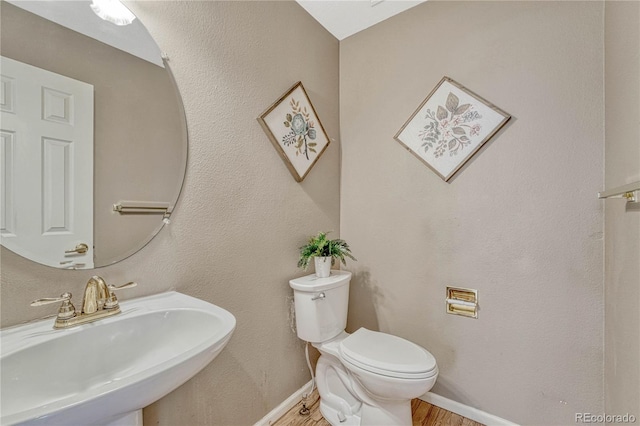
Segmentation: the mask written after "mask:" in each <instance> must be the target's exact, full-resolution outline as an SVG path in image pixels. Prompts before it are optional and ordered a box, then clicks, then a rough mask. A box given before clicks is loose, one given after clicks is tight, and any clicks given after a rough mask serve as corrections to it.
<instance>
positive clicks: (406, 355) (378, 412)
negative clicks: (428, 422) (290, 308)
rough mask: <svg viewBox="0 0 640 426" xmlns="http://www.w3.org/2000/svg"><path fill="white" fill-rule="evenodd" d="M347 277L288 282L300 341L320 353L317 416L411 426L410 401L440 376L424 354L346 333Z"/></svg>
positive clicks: (411, 346)
mask: <svg viewBox="0 0 640 426" xmlns="http://www.w3.org/2000/svg"><path fill="white" fill-rule="evenodd" d="M350 280H351V273H350V272H346V271H331V275H330V276H329V277H328V278H317V277H316V276H315V275H308V276H306V277H301V278H297V279H294V280H291V281H290V282H289V284H290V285H291V287H292V288H293V290H294V303H295V310H296V326H297V333H298V337H300V338H301V339H302V340H305V341H307V342H311V343H312V345H313V346H314V347H315V348H317V349H318V350H319V351H320V354H321V356H320V358H319V359H318V364H317V366H316V382H317V386H318V393H319V394H320V411H321V413H322V415H323V416H324V417H325V419H326V420H327V421H328V422H329V423H331V424H332V425H334V426H337V425H345V426H347V425H349V426H350V425H363V426H389V425H394V426H404V425H407V426H410V425H411V399H413V398H417V397H419V396H421V395H423V394H424V393H426V392H427V391H429V390H430V389H431V388H432V387H433V385H434V384H435V381H436V379H437V377H438V367H437V364H436V360H435V358H434V357H433V355H431V354H430V353H429V352H428V351H427V350H426V349H424V348H422V347H420V346H418V345H416V344H415V343H412V342H409V341H408V340H405V339H402V338H400V337H397V336H393V335H390V334H386V333H380V332H377V331H371V330H367V329H366V328H360V329H358V330H357V331H356V332H354V333H353V334H349V333H346V332H345V331H344V329H345V326H346V319H347V306H348V300H349V282H350Z"/></svg>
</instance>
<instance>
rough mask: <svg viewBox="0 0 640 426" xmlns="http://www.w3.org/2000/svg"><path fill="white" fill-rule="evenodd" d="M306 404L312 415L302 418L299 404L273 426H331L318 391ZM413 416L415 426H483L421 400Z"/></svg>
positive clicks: (415, 401)
mask: <svg viewBox="0 0 640 426" xmlns="http://www.w3.org/2000/svg"><path fill="white" fill-rule="evenodd" d="M306 403H307V408H309V410H310V411H311V414H309V415H308V416H301V415H300V414H299V413H298V412H299V411H300V408H302V404H301V403H299V404H296V406H295V407H293V408H292V409H291V410H289V411H288V412H287V413H286V414H285V415H284V416H282V417H281V418H280V419H278V421H276V422H275V423H274V424H273V426H331V425H330V424H329V422H327V421H326V420H325V419H324V418H323V417H322V414H320V397H319V395H318V389H316V390H314V391H313V393H312V394H311V395H310V396H309V397H308V398H307V401H306ZM411 414H412V416H413V426H444V425H447V426H483V425H482V424H480V423H478V422H475V421H473V420H469V419H467V418H465V417H462V416H459V415H457V414H455V413H452V412H450V411H447V410H443V409H442V408H439V407H436V406H435V405H431V404H429V403H426V402H424V401H422V400H420V399H414V400H413V401H411ZM390 426H391V425H390Z"/></svg>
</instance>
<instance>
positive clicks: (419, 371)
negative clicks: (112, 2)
mask: <svg viewBox="0 0 640 426" xmlns="http://www.w3.org/2000/svg"><path fill="white" fill-rule="evenodd" d="M338 352H339V355H340V359H341V360H342V361H343V362H344V363H345V366H347V367H348V365H349V364H350V365H353V366H356V367H358V368H361V369H363V370H365V371H368V372H371V373H375V374H380V375H382V376H387V377H394V378H401V379H426V378H429V377H432V376H435V375H436V374H438V369H437V366H436V360H435V358H434V357H433V355H431V354H430V353H429V352H428V351H427V350H426V349H424V348H422V347H420V346H418V345H416V344H415V343H412V342H410V341H408V340H405V339H403V338H401V337H398V336H393V335H391V334H386V333H380V332H377V331H371V330H367V329H366V328H360V329H358V330H357V331H356V332H355V333H353V334H351V335H349V337H347V338H345V339H344V340H342V341H341V342H340V345H339V349H338Z"/></svg>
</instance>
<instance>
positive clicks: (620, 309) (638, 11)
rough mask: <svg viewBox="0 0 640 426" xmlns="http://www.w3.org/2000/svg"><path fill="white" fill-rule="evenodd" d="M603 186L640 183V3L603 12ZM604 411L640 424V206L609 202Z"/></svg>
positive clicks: (608, 7) (610, 4) (610, 6)
mask: <svg viewBox="0 0 640 426" xmlns="http://www.w3.org/2000/svg"><path fill="white" fill-rule="evenodd" d="M604 41H605V45H604V46H605V95H606V97H605V111H606V113H605V129H606V133H605V187H606V188H615V187H617V186H621V185H625V184H627V183H633V182H638V181H640V81H639V80H638V76H640V3H638V2H611V1H608V2H607V3H606V7H605V38H604ZM604 203H605V206H606V207H605V252H604V255H605V282H604V288H605V370H604V374H605V375H604V377H605V411H606V412H607V413H610V414H625V413H630V414H634V415H635V416H636V418H640V362H639V361H638V360H640V309H639V308H638V306H640V208H638V206H639V205H640V204H636V205H635V206H633V205H630V204H627V203H626V202H625V201H623V200H615V199H612V200H608V201H605V202H604Z"/></svg>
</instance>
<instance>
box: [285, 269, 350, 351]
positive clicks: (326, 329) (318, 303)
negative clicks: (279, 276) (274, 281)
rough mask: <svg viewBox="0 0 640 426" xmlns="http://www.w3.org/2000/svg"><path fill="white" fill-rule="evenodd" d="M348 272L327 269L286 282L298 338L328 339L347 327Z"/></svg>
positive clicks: (313, 341) (314, 341)
mask: <svg viewBox="0 0 640 426" xmlns="http://www.w3.org/2000/svg"><path fill="white" fill-rule="evenodd" d="M349 281H351V272H348V271H331V275H330V276H329V277H327V278H318V277H316V276H315V274H312V275H307V276H304V277H300V278H296V279H293V280H291V281H289V285H290V286H291V288H292V289H293V298H294V303H295V310H296V329H297V331H298V337H299V338H300V339H302V340H305V341H307V342H311V343H320V342H324V341H327V340H330V339H332V338H334V337H336V336H337V335H338V334H340V333H341V332H342V331H344V329H345V327H346V326H347V309H348V306H349Z"/></svg>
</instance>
